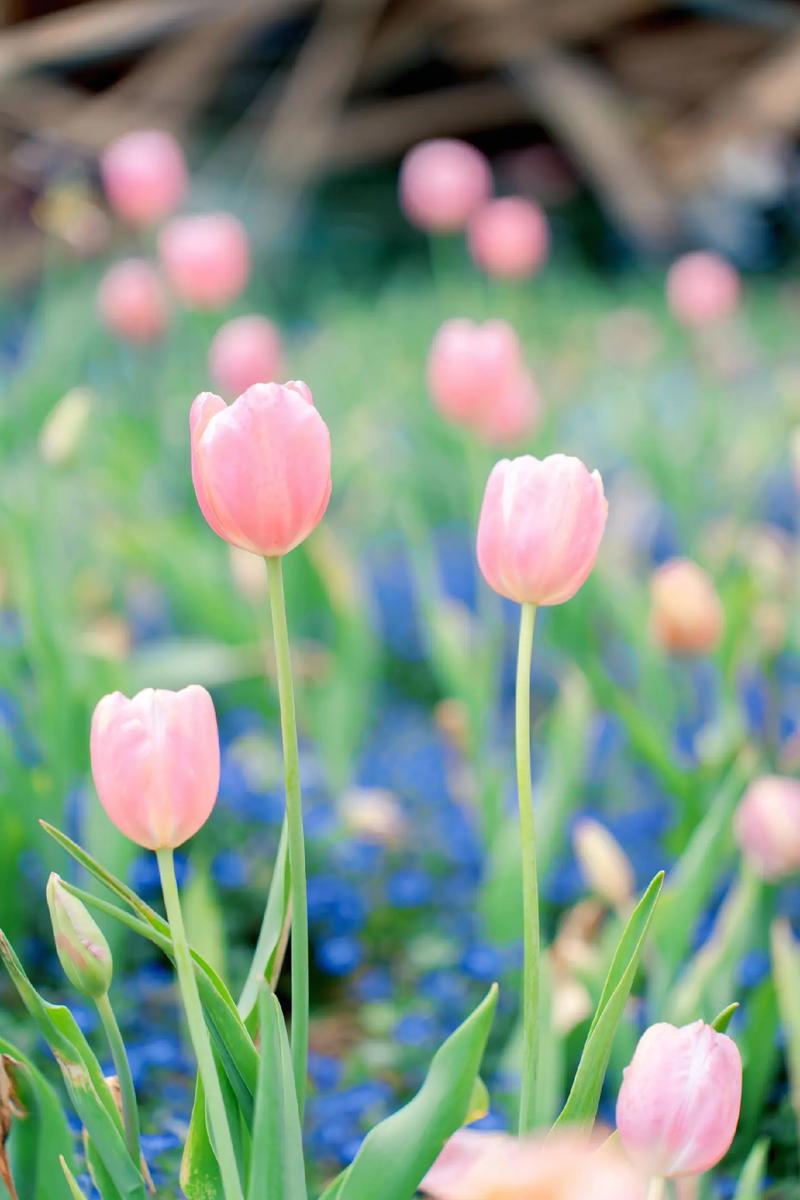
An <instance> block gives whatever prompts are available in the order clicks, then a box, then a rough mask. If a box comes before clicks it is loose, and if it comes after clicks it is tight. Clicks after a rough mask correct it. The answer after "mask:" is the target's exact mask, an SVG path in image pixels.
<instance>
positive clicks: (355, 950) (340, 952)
mask: <svg viewBox="0 0 800 1200" xmlns="http://www.w3.org/2000/svg"><path fill="white" fill-rule="evenodd" d="M363 957H364V951H363V948H362V946H361V943H360V942H359V941H358V939H357V938H354V937H347V936H342V937H330V938H327V939H326V940H325V941H323V942H320V943H319V944H318V945H317V947H316V959H317V964H318V965H319V968H320V970H321V971H324V972H325V973H326V974H327V975H349V974H350V972H351V971H354V970H355V969H356V967H357V966H359V965H360V963H361V960H362V958H363Z"/></svg>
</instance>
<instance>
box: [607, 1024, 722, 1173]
mask: <svg viewBox="0 0 800 1200" xmlns="http://www.w3.org/2000/svg"><path fill="white" fill-rule="evenodd" d="M741 1101H742V1060H741V1056H740V1054H739V1050H738V1047H737V1046H736V1043H735V1042H734V1041H732V1040H731V1038H729V1037H728V1036H727V1034H724V1033H718V1032H717V1031H716V1030H715V1029H713V1028H712V1027H711V1026H710V1025H705V1024H704V1023H703V1022H702V1021H695V1022H694V1023H693V1024H691V1025H684V1026H682V1027H681V1028H680V1029H678V1028H676V1027H675V1026H674V1025H667V1024H660V1025H652V1026H651V1027H650V1028H649V1029H648V1030H647V1032H646V1033H645V1034H644V1035H643V1036H642V1038H641V1039H640V1041H639V1044H638V1046H637V1047H636V1053H635V1054H634V1056H633V1060H632V1061H631V1064H630V1066H629V1067H627V1068H626V1070H625V1073H624V1076H623V1081H622V1087H621V1088H620V1092H619V1098H618V1100H617V1128H618V1130H619V1135H620V1138H621V1139H622V1144H623V1146H624V1148H625V1150H626V1152H627V1154H628V1156H629V1157H630V1159H631V1161H632V1162H634V1163H635V1164H636V1165H637V1166H638V1167H640V1168H641V1169H642V1170H644V1171H647V1172H648V1173H649V1174H650V1175H651V1176H653V1177H654V1178H657V1179H673V1178H676V1177H681V1176H685V1175H700V1174H702V1173H703V1172H704V1171H708V1170H710V1169H711V1167H714V1166H716V1164H717V1163H718V1162H719V1161H720V1159H722V1158H723V1157H724V1155H725V1154H726V1153H727V1152H728V1148H729V1147H730V1144H731V1142H732V1141H733V1136H734V1134H735V1133H736V1126H737V1123H738V1120H739V1109H740V1107H741Z"/></svg>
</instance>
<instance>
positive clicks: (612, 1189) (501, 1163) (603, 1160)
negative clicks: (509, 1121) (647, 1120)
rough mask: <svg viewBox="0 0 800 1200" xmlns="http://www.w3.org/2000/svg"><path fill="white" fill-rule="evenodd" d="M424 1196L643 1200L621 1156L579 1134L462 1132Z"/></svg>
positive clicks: (427, 1181)
mask: <svg viewBox="0 0 800 1200" xmlns="http://www.w3.org/2000/svg"><path fill="white" fill-rule="evenodd" d="M420 1191H422V1192H423V1193H424V1194H425V1195H426V1196H431V1197H432V1198H433V1200H590V1198H591V1200H644V1195H645V1189H644V1185H643V1181H642V1180H641V1178H640V1177H639V1176H638V1175H637V1173H636V1171H635V1170H634V1169H633V1168H632V1167H631V1166H630V1164H629V1163H627V1162H626V1161H625V1160H624V1159H623V1158H622V1156H621V1155H620V1154H619V1153H618V1152H616V1151H614V1150H612V1149H608V1148H599V1147H598V1142H597V1140H596V1139H594V1140H592V1139H589V1138H587V1137H585V1136H583V1135H582V1134H580V1133H578V1132H575V1131H558V1132H556V1133H554V1134H552V1135H551V1136H550V1137H549V1138H547V1139H545V1138H543V1137H526V1138H514V1137H510V1136H509V1135H508V1134H504V1133H477V1132H474V1131H472V1130H469V1129H462V1130H460V1131H459V1132H458V1133H457V1134H455V1136H454V1137H452V1138H450V1140H449V1141H448V1142H447V1143H446V1144H445V1147H444V1149H443V1151H442V1153H441V1154H440V1155H439V1158H438V1159H437V1160H436V1162H435V1163H434V1165H433V1167H432V1168H431V1169H430V1171H429V1172H428V1174H427V1175H426V1176H425V1178H424V1179H423V1181H422V1183H421V1185H420Z"/></svg>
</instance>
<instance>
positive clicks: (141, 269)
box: [97, 258, 169, 345]
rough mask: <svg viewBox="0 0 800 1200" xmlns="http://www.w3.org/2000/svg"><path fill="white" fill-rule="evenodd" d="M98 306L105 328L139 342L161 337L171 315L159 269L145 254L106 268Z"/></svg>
mask: <svg viewBox="0 0 800 1200" xmlns="http://www.w3.org/2000/svg"><path fill="white" fill-rule="evenodd" d="M97 310H98V312H99V314H100V319H101V321H102V322H103V324H104V325H105V327H106V329H108V330H110V331H111V333H113V334H115V335H116V336H117V337H118V338H121V339H122V340H123V341H124V342H133V343H134V344H137V345H144V344H146V343H147V342H154V341H156V340H157V339H158V338H160V337H161V335H162V334H163V332H164V330H165V329H166V327H167V322H168V319H169V315H168V310H167V300H166V296H165V295H164V289H163V287H162V285H161V280H160V279H159V277H158V272H157V271H156V269H155V267H153V266H152V265H151V264H150V263H149V262H147V261H146V260H145V259H143V258H126V259H125V260H124V261H123V262H118V263H116V264H115V265H114V266H113V267H111V268H110V269H109V270H108V271H106V273H105V275H104V276H103V278H102V279H101V281H100V286H99V288H98V290H97Z"/></svg>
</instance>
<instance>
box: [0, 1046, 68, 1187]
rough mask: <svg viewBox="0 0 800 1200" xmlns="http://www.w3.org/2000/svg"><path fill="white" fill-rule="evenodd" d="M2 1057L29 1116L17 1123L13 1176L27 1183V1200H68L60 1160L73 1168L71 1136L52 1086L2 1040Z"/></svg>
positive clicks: (12, 1142) (12, 1144) (12, 1140)
mask: <svg viewBox="0 0 800 1200" xmlns="http://www.w3.org/2000/svg"><path fill="white" fill-rule="evenodd" d="M0 1053H1V1054H5V1055H7V1056H8V1057H7V1060H6V1069H7V1071H8V1073H9V1075H10V1076H11V1078H12V1080H13V1083H14V1091H15V1092H16V1095H17V1098H18V1099H19V1101H20V1103H21V1105H22V1107H23V1108H24V1109H25V1112H26V1113H27V1116H26V1117H25V1118H24V1119H23V1120H18V1121H14V1123H13V1124H12V1127H11V1135H10V1137H9V1142H8V1149H9V1158H10V1161H11V1173H12V1176H13V1178H14V1179H15V1180H16V1181H17V1182H18V1183H19V1182H24V1184H25V1188H24V1194H25V1196H26V1197H28V1200H62V1198H63V1200H66V1198H67V1197H68V1196H69V1194H70V1193H69V1190H68V1187H67V1183H66V1180H65V1179H64V1176H63V1173H62V1171H61V1167H60V1166H59V1158H60V1157H61V1158H63V1159H64V1161H65V1162H66V1163H67V1164H68V1165H71V1164H72V1162H73V1154H72V1134H71V1133H70V1130H69V1126H68V1125H67V1119H66V1117H65V1115H64V1112H63V1110H62V1107H61V1102H60V1101H59V1098H58V1096H57V1095H56V1092H55V1090H54V1088H53V1087H52V1085H51V1084H50V1083H49V1082H48V1080H47V1079H45V1077H44V1075H42V1073H41V1071H40V1070H39V1069H38V1067H36V1066H35V1065H34V1064H33V1063H32V1062H31V1061H30V1059H29V1058H27V1057H26V1055H24V1054H23V1053H22V1051H21V1050H18V1049H17V1047H16V1046H13V1045H12V1044H11V1043H10V1042H7V1041H6V1040H5V1038H0Z"/></svg>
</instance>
